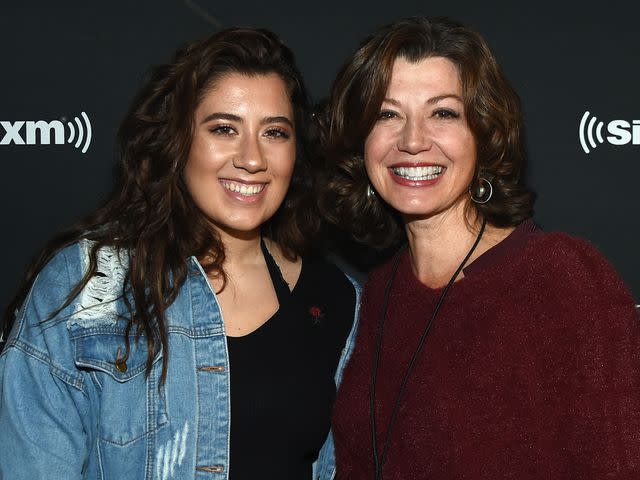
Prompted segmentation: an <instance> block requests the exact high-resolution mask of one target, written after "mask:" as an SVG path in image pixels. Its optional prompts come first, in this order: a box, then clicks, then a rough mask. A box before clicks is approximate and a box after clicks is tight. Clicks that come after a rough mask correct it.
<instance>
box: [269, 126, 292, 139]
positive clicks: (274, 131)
mask: <svg viewBox="0 0 640 480" xmlns="http://www.w3.org/2000/svg"><path fill="white" fill-rule="evenodd" d="M264 134H265V136H267V137H270V138H284V139H287V138H290V137H291V135H290V134H289V132H287V131H286V130H283V129H282V128H270V129H269V130H267V131H266V132H264Z"/></svg>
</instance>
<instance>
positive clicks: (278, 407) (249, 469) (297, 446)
mask: <svg viewBox="0 0 640 480" xmlns="http://www.w3.org/2000/svg"><path fill="white" fill-rule="evenodd" d="M262 250H263V254H264V256H265V260H266V262H267V267H268V268H269V274H270V276H271V281H272V282H273V286H274V288H275V291H276V295H277V297H278V303H279V305H280V306H279V309H278V311H277V312H276V313H275V314H274V315H273V316H272V317H271V318H270V319H269V320H267V321H266V322H265V323H264V324H263V325H262V326H260V327H259V328H258V329H257V330H255V331H253V332H251V333H249V334H248V335H245V336H242V337H227V344H228V348H229V360H230V375H231V465H230V471H229V474H230V477H229V478H230V480H256V479H279V480H280V479H283V480H284V479H296V480H298V479H300V480H302V479H305V480H309V479H310V478H311V466H312V464H313V462H314V461H315V460H316V458H317V456H318V452H319V450H320V448H321V447H322V445H323V443H324V441H325V440H326V437H327V434H328V432H329V427H330V417H331V408H332V405H333V400H334V398H335V393H336V388H335V383H334V379H333V377H334V375H335V371H336V368H337V365H338V360H339V357H340V353H341V351H342V348H343V347H344V344H345V341H346V338H347V336H348V334H349V331H350V330H351V327H352V324H353V313H354V308H355V291H354V288H353V285H352V284H351V282H350V281H349V280H348V279H347V278H346V277H345V276H344V274H343V273H342V272H341V271H340V270H339V269H338V268H337V267H335V266H334V265H333V264H331V263H329V262H327V261H325V260H323V259H307V258H305V259H303V262H302V270H301V272H300V276H299V278H298V282H297V283H296V285H295V287H294V289H293V290H292V291H289V287H288V286H287V284H286V282H285V281H284V279H283V277H282V274H281V272H280V269H279V268H278V265H277V264H276V262H275V261H274V260H273V258H272V257H271V255H270V254H269V252H268V250H267V248H266V246H265V245H264V243H263V244H262Z"/></svg>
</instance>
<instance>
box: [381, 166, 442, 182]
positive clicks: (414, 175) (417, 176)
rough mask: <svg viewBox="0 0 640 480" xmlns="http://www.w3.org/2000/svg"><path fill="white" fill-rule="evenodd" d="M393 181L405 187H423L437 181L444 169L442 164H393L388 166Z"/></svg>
mask: <svg viewBox="0 0 640 480" xmlns="http://www.w3.org/2000/svg"><path fill="white" fill-rule="evenodd" d="M388 170H389V173H390V174H391V178H392V179H393V181H394V182H396V183H398V184H399V185H402V186H406V187H424V186H429V185H433V184H435V183H437V182H438V180H439V179H440V177H441V175H442V174H443V173H444V172H445V171H446V167H443V166H442V165H394V166H392V167H389V169H388Z"/></svg>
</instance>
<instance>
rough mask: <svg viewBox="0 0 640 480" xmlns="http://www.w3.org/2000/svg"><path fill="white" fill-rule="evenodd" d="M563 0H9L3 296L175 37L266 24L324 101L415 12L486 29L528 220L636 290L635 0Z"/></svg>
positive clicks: (90, 204) (89, 202)
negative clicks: (514, 110)
mask: <svg viewBox="0 0 640 480" xmlns="http://www.w3.org/2000/svg"><path fill="white" fill-rule="evenodd" d="M515 3H517V5H514V4H515ZM559 3H560V2H555V4H554V3H548V4H542V3H540V2H527V4H525V5H523V4H520V2H513V3H509V2H494V3H491V2H477V1H474V0H458V1H456V2H451V1H440V0H438V1H436V0H434V1H429V2H426V1H408V0H396V1H394V2H391V3H390V2H372V1H351V2H327V1H323V2H302V1H298V2H293V1H284V2H263V1H260V0H245V1H243V2H218V1H213V0H198V1H191V0H175V1H168V0H165V1H157V0H156V1H150V0H141V1H125V0H112V1H110V2H86V1H79V0H68V1H65V2H47V1H43V0H38V1H29V0H24V1H22V2H5V4H4V5H3V6H2V9H0V45H1V46H2V60H1V64H0V65H1V66H0V69H1V72H2V73H1V74H0V164H1V167H2V174H1V175H0V208H1V211H2V224H3V228H2V232H3V234H2V236H1V239H2V240H1V241H2V254H1V255H2V257H1V258H2V265H3V267H4V268H3V275H2V276H1V277H0V304H1V305H2V306H3V307H4V306H5V305H6V303H7V302H8V300H9V298H10V297H11V295H12V294H13V293H14V291H15V289H16V287H17V285H18V283H19V281H20V278H21V276H22V274H23V272H24V270H25V268H26V267H27V265H28V264H29V263H30V261H31V260H32V259H33V257H34V256H35V255H36V253H37V252H38V250H39V249H40V248H41V247H42V246H43V245H44V243H45V241H46V240H47V239H48V238H49V237H50V236H51V235H52V234H53V233H54V232H56V231H58V230H60V229H61V228H63V227H64V226H66V225H68V224H70V223H71V222H73V221H74V220H75V219H76V218H78V217H79V216H80V215H83V214H85V213H87V212H89V211H90V210H91V209H93V208H94V207H95V206H97V205H98V204H99V203H100V202H101V201H102V200H103V199H104V198H105V195H106V194H107V193H108V192H109V191H110V187H111V180H112V171H113V164H114V161H115V158H116V144H115V134H116V130H117V127H118V124H119V122H120V119H121V118H122V117H123V115H124V114H125V112H126V110H127V106H128V104H129V102H130V101H131V99H132V97H133V95H134V93H135V92H136V90H137V89H138V88H139V86H140V85H141V83H142V80H143V78H144V75H145V73H146V72H147V71H148V69H149V67H150V66H152V65H154V64H158V63H161V62H164V61H166V60H168V58H169V57H170V56H171V54H172V52H173V51H174V50H175V49H176V48H177V47H179V46H180V45H182V44H184V43H185V42H187V41H189V40H192V39H196V38H200V37H203V36H205V35H207V34H208V33H210V32H213V31H216V30H219V29H221V28H224V27H228V26H236V25H251V26H261V27H266V28H269V29H272V30H274V31H275V32H277V33H278V34H279V35H281V36H282V37H283V38H284V40H285V41H286V42H287V43H288V44H289V45H290V46H291V47H292V48H293V50H294V51H295V52H296V54H297V56H298V61H299V64H300V66H301V68H302V71H303V73H304V74H305V77H306V79H307V82H308V86H309V88H310V90H311V93H312V94H313V96H314V99H315V100H320V99H321V98H322V97H323V96H325V95H326V93H327V92H328V89H329V86H330V84H331V81H332V79H333V76H334V75H335V73H336V72H337V70H338V68H339V66H340V65H341V63H342V62H343V60H344V59H345V58H346V56H347V55H348V54H349V53H350V52H351V51H352V50H353V49H355V48H356V46H357V45H358V43H359V42H360V40H361V39H362V38H364V37H365V36H366V35H367V34H368V33H369V32H371V31H372V30H373V29H374V28H375V27H377V26H380V25H382V24H385V23H388V22H389V21H392V20H394V19H397V18H400V17H403V16H409V15H420V14H422V15H444V16H450V17H453V18H455V19H458V20H460V21H463V22H465V23H467V24H469V25H470V26H472V27H473V28H475V29H476V30H478V31H479V32H480V33H482V35H483V36H484V37H485V38H486V39H487V41H488V43H489V45H490V47H491V48H492V50H493V51H494V53H495V54H496V56H497V58H498V60H499V62H500V63H501V65H502V67H503V68H504V70H505V71H506V73H507V75H508V76H509V78H510V79H511V81H512V83H513V84H514V86H515V87H516V89H517V90H518V92H519V93H520V95H521V97H522V100H523V104H524V108H525V114H526V122H527V145H528V153H529V159H530V163H529V169H528V172H527V182H528V183H529V184H530V186H531V187H532V189H533V190H534V191H536V192H537V194H538V201H537V204H536V217H535V218H536V220H537V222H538V223H539V224H540V225H541V226H542V227H543V228H544V229H546V230H563V231H566V232H569V233H571V234H574V235H578V236H581V237H584V238H587V239H589V240H590V241H591V242H592V243H594V244H595V245H596V246H597V247H598V248H599V249H600V250H601V251H602V252H603V253H604V254H605V255H606V256H607V258H609V260H610V261H611V262H612V263H613V264H614V265H615V266H616V268H617V269H618V271H619V272H620V273H621V275H622V277H623V278H624V279H625V281H626V282H627V283H628V285H629V286H630V288H631V289H632V291H633V294H634V296H635V298H636V299H637V300H640V255H639V253H638V250H639V248H640V188H639V183H640V41H639V40H638V39H639V37H640V3H639V2H632V1H629V2H626V3H623V4H614V3H612V2H597V3H595V2H594V4H593V5H590V4H588V3H584V2H583V3H580V4H578V3H576V4H575V6H574V7H563V6H561V5H558V4H559Z"/></svg>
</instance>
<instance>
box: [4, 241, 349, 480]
mask: <svg viewBox="0 0 640 480" xmlns="http://www.w3.org/2000/svg"><path fill="white" fill-rule="evenodd" d="M89 249H90V244H89V242H88V241H85V240H83V241H80V242H78V243H76V244H74V245H71V246H69V247H67V248H65V249H64V250H62V251H61V252H59V253H58V254H57V255H56V256H55V257H54V258H53V259H52V260H51V261H50V262H49V263H48V264H47V266H46V267H45V268H44V269H43V270H42V271H41V272H40V273H39V275H38V277H37V278H36V280H35V282H34V285H33V286H32V288H31V291H30V293H29V295H28V297H27V299H26V301H25V302H24V305H23V306H22V308H21V310H20V311H19V312H17V318H16V323H15V325H14V328H13V330H12V332H11V334H10V335H9V338H7V339H6V345H5V347H4V349H3V351H2V354H1V355H0V479H6V480H20V479H25V480H26V479H28V480H37V479H44V478H46V479H53V480H57V479H64V480H74V479H101V480H107V479H114V480H115V479H117V480H127V479H131V480H150V479H154V480H170V479H176V480H177V479H187V478H194V479H211V480H218V479H220V480H226V479H227V478H228V465H229V429H230V396H229V391H230V390H229V388H230V385H229V356H228V353H227V344H226V336H225V331H224V324H223V320H222V315H221V312H220V307H219V305H218V302H217V299H216V295H215V294H214V292H213V291H212V289H211V287H210V285H209V282H208V280H207V277H206V275H205V273H204V271H203V270H202V268H201V266H200V264H199V263H198V262H197V261H196V259H195V258H190V259H189V260H188V261H189V274H188V275H187V278H186V280H185V282H184V284H183V286H182V287H181V289H180V292H179V294H178V296H177V298H176V300H175V301H174V303H173V304H172V305H171V306H170V308H169V309H168V311H167V313H166V318H167V333H168V337H169V351H170V361H169V364H168V373H167V379H166V383H165V384H164V385H163V386H160V384H159V379H160V374H161V369H162V352H159V353H158V354H157V355H156V357H155V358H154V359H153V366H152V369H151V372H150V374H149V375H146V372H145V367H146V361H147V345H146V341H145V339H144V338H141V339H140V341H137V342H136V341H135V340H134V337H133V333H132V334H131V335H132V336H131V339H130V353H129V356H128V358H127V359H126V362H124V361H117V360H118V359H121V358H122V356H123V353H124V350H125V349H124V340H123V339H124V331H125V325H126V323H127V316H128V311H127V308H126V305H125V302H124V301H123V300H122V296H121V294H122V284H123V282H124V278H125V274H126V265H127V263H128V258H127V256H126V254H123V253H121V254H118V253H117V252H116V251H115V250H112V249H109V248H105V249H102V250H101V251H100V252H99V255H98V272H100V274H99V275H96V276H94V277H93V278H92V279H91V280H90V281H89V283H88V284H87V286H86V287H85V288H84V289H83V290H82V292H80V294H79V295H78V296H77V297H76V298H75V299H74V300H73V301H72V303H71V304H70V305H68V306H67V307H66V308H64V309H63V310H62V311H60V312H59V313H58V314H56V315H55V316H54V317H53V318H49V317H50V314H51V313H52V312H54V311H55V310H56V309H57V308H59V307H60V306H62V305H63V304H64V302H65V299H66V296H67V295H68V294H69V292H70V291H71V289H72V287H73V286H74V285H75V284H76V283H77V282H78V281H79V280H80V279H81V278H82V276H83V274H84V273H85V272H86V269H87V266H88V252H89ZM352 282H353V281H352ZM353 284H354V288H355V290H356V312H355V319H354V326H353V327H352V329H351V333H350V334H349V337H348V339H347V342H346V345H345V348H344V350H343V353H342V356H341V359H340V361H339V364H338V370H337V372H336V375H335V381H336V385H338V384H339V383H340V380H341V377H342V371H343V368H344V366H345V365H346V363H347V360H348V358H349V356H350V354H351V351H352V349H353V342H354V340H355V331H356V328H357V324H356V323H357V317H358V315H357V313H358V312H357V310H358V308H359V304H360V288H359V286H358V285H357V284H356V283H355V282H353ZM264 471H265V474H264V477H263V478H278V472H273V471H270V470H269V465H264ZM334 476H335V462H334V457H333V441H332V437H331V434H329V437H328V438H327V441H326V443H325V445H324V446H323V448H322V450H321V451H320V455H319V457H318V460H317V461H316V462H315V463H314V465H313V479H314V480H316V479H321V480H329V479H332V478H334Z"/></svg>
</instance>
